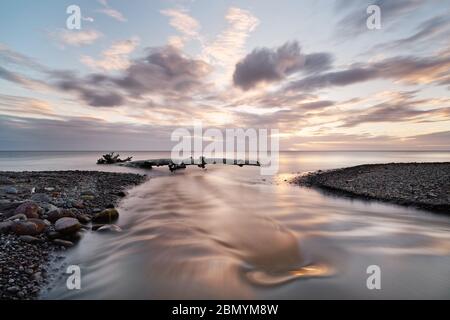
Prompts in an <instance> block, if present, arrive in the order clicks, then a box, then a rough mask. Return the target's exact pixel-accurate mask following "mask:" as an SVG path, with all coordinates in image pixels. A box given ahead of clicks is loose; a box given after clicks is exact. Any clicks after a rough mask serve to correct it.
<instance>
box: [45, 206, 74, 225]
mask: <svg viewBox="0 0 450 320" xmlns="http://www.w3.org/2000/svg"><path fill="white" fill-rule="evenodd" d="M64 217H68V218H75V217H76V216H75V214H74V213H73V212H72V211H71V210H68V209H57V210H53V211H50V212H49V213H48V214H47V219H48V220H49V221H50V222H52V223H55V222H56V220H58V219H61V218H64Z"/></svg>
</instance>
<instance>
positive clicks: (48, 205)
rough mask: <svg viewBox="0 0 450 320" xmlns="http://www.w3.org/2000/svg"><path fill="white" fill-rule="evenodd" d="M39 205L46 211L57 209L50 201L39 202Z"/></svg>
mask: <svg viewBox="0 0 450 320" xmlns="http://www.w3.org/2000/svg"><path fill="white" fill-rule="evenodd" d="M40 206H41V208H42V209H44V210H45V212H47V213H48V212H51V211H54V210H58V207H57V206H55V205H53V204H51V203H41V204H40Z"/></svg>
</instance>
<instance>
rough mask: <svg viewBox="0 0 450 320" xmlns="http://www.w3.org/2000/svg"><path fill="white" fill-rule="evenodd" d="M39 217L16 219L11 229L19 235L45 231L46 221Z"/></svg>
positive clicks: (33, 234)
mask: <svg viewBox="0 0 450 320" xmlns="http://www.w3.org/2000/svg"><path fill="white" fill-rule="evenodd" d="M40 221H42V220H39V219H32V221H30V220H26V221H14V222H13V224H12V225H11V231H12V232H14V233H15V234H17V235H19V236H27V235H28V236H35V235H38V234H40V233H42V232H44V230H45V228H46V225H45V222H43V221H42V223H41V222H40Z"/></svg>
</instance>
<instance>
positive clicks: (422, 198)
mask: <svg viewBox="0 0 450 320" xmlns="http://www.w3.org/2000/svg"><path fill="white" fill-rule="evenodd" d="M293 182H294V183H297V184H300V185H303V186H310V187H318V188H321V189H324V190H327V191H331V192H333V193H338V194H342V195H347V196H356V197H362V198H365V199H376V200H381V201H387V202H392V203H396V204H400V205H407V206H414V207H417V208H421V209H427V210H432V211H435V212H443V213H447V214H450V162H443V163H388V164H369V165H360V166H356V167H349V168H343V169H336V170H330V171H318V172H314V173H310V174H307V175H304V176H300V177H297V178H295V179H294V181H293Z"/></svg>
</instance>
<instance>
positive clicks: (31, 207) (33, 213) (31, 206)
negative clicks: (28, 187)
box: [14, 201, 40, 218]
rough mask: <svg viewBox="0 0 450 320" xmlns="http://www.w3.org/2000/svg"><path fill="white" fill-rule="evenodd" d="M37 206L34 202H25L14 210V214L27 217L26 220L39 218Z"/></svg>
mask: <svg viewBox="0 0 450 320" xmlns="http://www.w3.org/2000/svg"><path fill="white" fill-rule="evenodd" d="M39 211H40V208H39V206H38V205H37V204H36V203H35V202H34V201H26V202H24V203H22V204H21V205H20V206H18V207H17V208H16V210H14V214H21V213H23V214H24V215H26V216H27V218H39Z"/></svg>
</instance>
